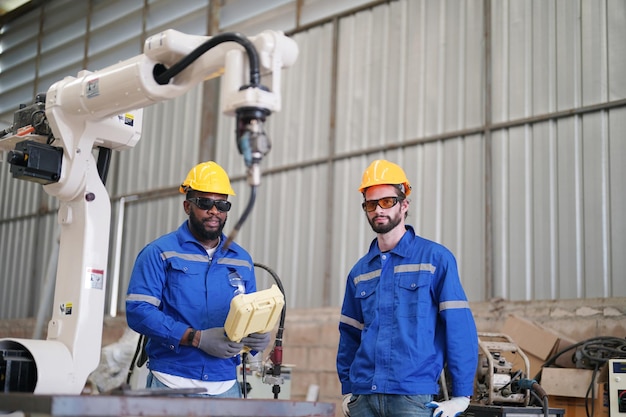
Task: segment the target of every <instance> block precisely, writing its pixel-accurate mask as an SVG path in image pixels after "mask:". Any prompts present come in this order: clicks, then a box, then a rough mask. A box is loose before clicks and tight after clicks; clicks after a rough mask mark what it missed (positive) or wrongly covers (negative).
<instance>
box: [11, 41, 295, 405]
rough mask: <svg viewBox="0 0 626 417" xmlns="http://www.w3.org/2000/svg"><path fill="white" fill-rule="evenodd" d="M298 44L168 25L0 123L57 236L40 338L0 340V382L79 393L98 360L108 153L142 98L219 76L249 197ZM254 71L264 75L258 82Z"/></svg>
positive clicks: (127, 138) (117, 145) (135, 133)
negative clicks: (47, 202) (49, 211)
mask: <svg viewBox="0 0 626 417" xmlns="http://www.w3.org/2000/svg"><path fill="white" fill-rule="evenodd" d="M297 55H298V47H297V45H296V43H295V42H294V41H293V40H292V39H290V38H288V37H286V36H284V35H283V34H282V33H280V32H273V31H264V32H262V33H261V34H259V35H257V36H254V37H250V38H246V37H243V36H242V35H239V34H237V33H224V34H220V35H216V36H214V37H206V36H195V35H187V34H183V33H180V32H177V31H175V30H166V31H164V32H162V33H159V34H156V35H154V36H152V37H150V38H148V39H147V40H146V42H145V44H144V53H143V54H141V55H138V56H136V57H134V58H131V59H128V60H126V61H122V62H120V63H118V64H115V65H112V66H110V67H107V68H105V69H103V70H100V71H96V72H90V71H86V70H84V71H81V72H79V73H78V75H77V77H66V78H64V79H63V80H60V81H58V82H56V83H55V84H53V85H52V86H51V87H50V88H49V89H48V91H47V93H46V94H40V95H38V96H37V97H36V98H35V101H34V103H33V104H32V105H30V106H24V107H23V108H21V109H20V110H19V111H17V112H16V113H15V115H14V123H13V125H12V126H10V127H9V128H7V129H5V130H4V131H3V132H0V150H4V151H7V160H8V162H9V164H10V165H11V172H12V174H13V176H14V177H16V178H20V179H26V180H29V181H35V182H38V183H41V184H42V185H43V187H44V190H45V191H46V192H47V193H48V194H50V195H52V196H55V197H57V198H58V199H59V200H60V207H59V213H58V221H59V223H60V225H61V238H60V247H59V263H58V268H57V278H56V287H55V295H54V304H53V305H54V309H53V313H52V314H53V315H52V319H51V320H50V322H49V323H48V334H47V340H45V341H43V340H27V339H0V351H3V352H4V360H5V362H6V364H7V366H5V367H0V369H13V371H10V372H8V371H5V372H6V375H0V376H3V377H4V382H5V391H22V392H34V393H36V394H79V393H80V392H81V391H82V389H83V387H84V384H85V381H86V380H87V377H88V376H89V374H90V373H91V372H92V371H93V370H94V369H95V368H96V367H97V366H98V363H99V358H100V349H101V339H102V319H103V312H104V292H105V291H104V290H105V288H106V285H105V279H106V269H107V257H108V237H109V225H110V208H111V207H110V206H111V204H110V198H109V195H108V193H107V191H106V188H105V186H104V181H105V179H106V169H107V168H108V160H109V159H108V155H109V154H110V152H111V150H124V149H130V148H132V147H134V146H135V145H136V144H137V142H138V141H139V139H140V137H141V127H142V116H143V110H142V109H143V108H144V107H146V106H149V105H151V104H154V103H157V102H160V101H164V100H169V99H173V98H175V97H178V96H180V95H182V94H184V93H185V92H187V91H188V90H190V89H191V88H193V87H194V86H195V85H197V84H199V83H201V82H202V81H204V80H206V79H208V78H210V77H215V76H222V77H223V80H222V84H221V85H222V92H221V94H222V102H223V108H222V111H223V112H224V113H225V114H227V115H229V116H234V117H236V118H237V123H236V124H237V131H236V139H237V147H238V149H239V152H240V153H241V154H242V155H243V157H244V162H245V163H246V166H247V168H248V183H249V185H250V186H251V187H252V190H253V193H252V195H253V196H254V191H255V188H256V186H258V185H259V184H260V177H261V174H260V165H259V164H260V162H261V160H262V158H263V156H264V155H265V154H266V153H267V152H268V151H269V149H270V144H269V139H268V138H267V136H266V135H265V131H264V123H265V119H266V117H267V116H269V115H270V114H271V113H272V112H274V111H279V110H280V106H281V98H280V91H279V90H280V83H281V80H280V75H281V73H280V71H281V69H282V68H283V67H289V66H291V65H293V63H294V62H295V60H296V58H297ZM262 72H263V74H264V75H265V74H267V75H268V77H269V78H270V82H271V84H270V85H269V86H263V85H261V84H260V78H261V73H262ZM5 136H6V137H5ZM95 148H98V149H99V152H98V161H97V162H96V159H95V157H94V152H93V150H94V149H95ZM252 202H253V198H251V200H250V203H249V204H248V208H247V210H246V212H245V215H247V213H248V211H249V209H250V208H251V206H252ZM245 215H244V216H242V219H241V220H240V221H239V223H238V224H237V226H236V227H235V232H236V231H237V230H238V227H239V226H240V225H241V223H242V222H243V219H245ZM232 236H234V234H231V237H232ZM0 359H2V358H0ZM11 364H13V365H14V366H13V367H11V366H10V365H11ZM18 366H19V372H15V370H16V369H17V367H18ZM0 379H1V378H0Z"/></svg>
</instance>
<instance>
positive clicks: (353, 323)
mask: <svg viewBox="0 0 626 417" xmlns="http://www.w3.org/2000/svg"><path fill="white" fill-rule="evenodd" d="M339 323H343V324H347V325H348V326H352V327H354V328H356V329H359V330H363V327H364V325H363V323H360V322H359V321H357V320H355V319H353V318H352V317H348V316H345V315H343V314H342V315H341V317H340V318H339Z"/></svg>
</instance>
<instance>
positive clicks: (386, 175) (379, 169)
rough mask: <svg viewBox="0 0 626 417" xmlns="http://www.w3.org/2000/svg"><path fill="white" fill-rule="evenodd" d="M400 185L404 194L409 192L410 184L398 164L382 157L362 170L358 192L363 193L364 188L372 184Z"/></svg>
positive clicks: (406, 194)
mask: <svg viewBox="0 0 626 417" xmlns="http://www.w3.org/2000/svg"><path fill="white" fill-rule="evenodd" d="M383 184H388V185H402V186H403V187H404V189H403V192H404V195H405V196H408V195H409V194H411V184H410V183H409V180H408V179H407V178H406V174H405V173H404V170H403V169H402V168H400V166H399V165H396V164H394V163H393V162H389V161H387V160H384V159H377V160H375V161H374V162H372V163H371V164H370V166H368V167H367V169H366V170H365V172H363V179H362V181H361V186H360V187H359V192H361V193H364V192H365V189H366V188H368V187H372V186H374V185H383Z"/></svg>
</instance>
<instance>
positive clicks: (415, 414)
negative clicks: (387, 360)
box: [348, 394, 433, 417]
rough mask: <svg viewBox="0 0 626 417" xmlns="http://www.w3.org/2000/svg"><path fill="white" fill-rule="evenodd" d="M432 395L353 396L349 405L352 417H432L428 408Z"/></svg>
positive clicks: (431, 411) (431, 412)
mask: <svg viewBox="0 0 626 417" xmlns="http://www.w3.org/2000/svg"><path fill="white" fill-rule="evenodd" d="M432 398H433V396H432V395H394V394H368V395H353V396H352V398H351V399H350V403H348V408H349V409H350V417H431V416H432V414H433V410H432V409H430V408H427V407H426V405H425V404H426V403H428V402H430V401H431V400H432Z"/></svg>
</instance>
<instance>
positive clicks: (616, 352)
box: [535, 336, 626, 417]
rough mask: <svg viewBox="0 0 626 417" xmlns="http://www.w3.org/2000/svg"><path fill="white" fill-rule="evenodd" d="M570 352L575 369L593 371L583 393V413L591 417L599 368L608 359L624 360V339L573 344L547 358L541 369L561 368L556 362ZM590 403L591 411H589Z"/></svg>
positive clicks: (602, 339)
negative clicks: (579, 364)
mask: <svg viewBox="0 0 626 417" xmlns="http://www.w3.org/2000/svg"><path fill="white" fill-rule="evenodd" d="M579 348H580V349H579ZM572 350H574V353H573V354H572V363H573V364H575V365H577V366H576V368H582V369H593V374H592V378H591V382H590V383H589V387H588V388H587V392H586V393H585V412H586V414H587V417H592V416H593V415H594V414H595V403H594V401H593V399H594V398H595V396H596V394H595V391H596V390H595V384H596V376H597V374H598V372H599V370H600V368H601V367H602V366H603V365H604V364H605V363H606V362H608V361H609V359H614V358H626V339H621V338H619V337H613V336H599V337H593V338H590V339H587V340H583V341H582V342H578V343H574V344H573V345H570V346H568V347H567V348H565V349H563V350H561V351H559V352H557V353H556V354H554V355H553V356H552V357H550V358H548V359H547V360H546V361H545V362H544V364H543V365H542V367H541V369H543V368H548V367H555V368H561V366H557V365H556V360H557V359H558V358H560V357H561V356H563V355H564V354H566V353H567V352H570V351H572ZM578 362H580V363H582V365H583V366H582V367H581V366H578ZM535 379H536V380H537V381H540V380H541V370H539V372H538V373H537V375H535ZM590 394H591V396H590ZM590 401H591V410H590V409H589V402H590Z"/></svg>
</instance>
